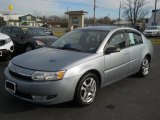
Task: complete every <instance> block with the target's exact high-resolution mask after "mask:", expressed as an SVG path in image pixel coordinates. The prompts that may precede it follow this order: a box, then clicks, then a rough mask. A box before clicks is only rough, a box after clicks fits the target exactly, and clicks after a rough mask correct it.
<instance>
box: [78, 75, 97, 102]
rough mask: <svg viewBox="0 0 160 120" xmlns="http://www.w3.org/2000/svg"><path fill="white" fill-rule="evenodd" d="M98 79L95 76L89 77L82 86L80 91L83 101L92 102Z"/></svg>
mask: <svg viewBox="0 0 160 120" xmlns="http://www.w3.org/2000/svg"><path fill="white" fill-rule="evenodd" d="M96 91H97V88H96V81H95V79H94V78H87V79H86V80H85V81H84V82H83V84H82V86H81V91H80V96H81V99H82V101H83V102H85V103H90V102H92V101H93V100H94V98H95V95H96Z"/></svg>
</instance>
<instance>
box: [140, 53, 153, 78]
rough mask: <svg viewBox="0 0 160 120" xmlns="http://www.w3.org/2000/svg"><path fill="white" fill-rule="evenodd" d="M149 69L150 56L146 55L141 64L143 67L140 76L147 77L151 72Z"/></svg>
mask: <svg viewBox="0 0 160 120" xmlns="http://www.w3.org/2000/svg"><path fill="white" fill-rule="evenodd" d="M149 69H150V62H149V58H148V57H147V56H146V57H145V58H144V59H143V61H142V64H141V68H140V70H139V72H138V76H140V77H145V76H147V75H148V74H149Z"/></svg>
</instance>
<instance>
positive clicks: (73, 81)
mask: <svg viewBox="0 0 160 120" xmlns="http://www.w3.org/2000/svg"><path fill="white" fill-rule="evenodd" d="M152 55H153V47H152V44H151V42H150V41H149V40H147V39H146V38H145V37H144V36H143V35H142V34H141V33H140V32H138V31H137V30H135V29H132V28H126V27H113V26H104V27H99V26H96V27H86V28H81V29H76V30H74V31H71V32H69V33H67V34H66V35H64V36H62V37H61V38H59V39H58V40H57V41H55V42H54V43H53V44H52V45H51V46H50V47H44V48H40V49H37V50H34V51H31V52H28V53H24V54H22V55H20V56H17V57H15V58H13V59H12V60H11V61H10V63H9V65H8V67H7V68H6V69H5V72H4V73H5V77H6V80H5V89H6V90H7V91H8V92H9V93H10V94H12V95H14V96H16V97H18V98H20V99H23V100H25V101H29V102H33V103H38V104H58V103H62V102H67V101H71V100H75V101H76V102H77V103H78V105H81V106H85V105H89V104H91V103H93V102H94V101H95V98H96V95H97V92H98V90H99V88H102V87H104V86H107V85H109V84H111V83H114V82H116V81H118V80H120V79H123V78H125V77H127V76H130V75H132V74H137V75H138V76H141V77H145V76H146V75H148V73H149V69H150V63H151V60H152ZM122 89H123V88H122Z"/></svg>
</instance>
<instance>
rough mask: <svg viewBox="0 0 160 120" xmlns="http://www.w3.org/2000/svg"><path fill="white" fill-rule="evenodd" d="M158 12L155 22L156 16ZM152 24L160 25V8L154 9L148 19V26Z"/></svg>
mask: <svg viewBox="0 0 160 120" xmlns="http://www.w3.org/2000/svg"><path fill="white" fill-rule="evenodd" d="M155 12H156V17H155V22H154V16H155ZM151 25H158V26H160V9H159V10H152V15H151V17H150V18H149V19H148V20H147V21H146V26H151Z"/></svg>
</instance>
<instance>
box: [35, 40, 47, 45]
mask: <svg viewBox="0 0 160 120" xmlns="http://www.w3.org/2000/svg"><path fill="white" fill-rule="evenodd" d="M36 43H37V45H39V46H45V43H44V42H42V41H40V40H36Z"/></svg>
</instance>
